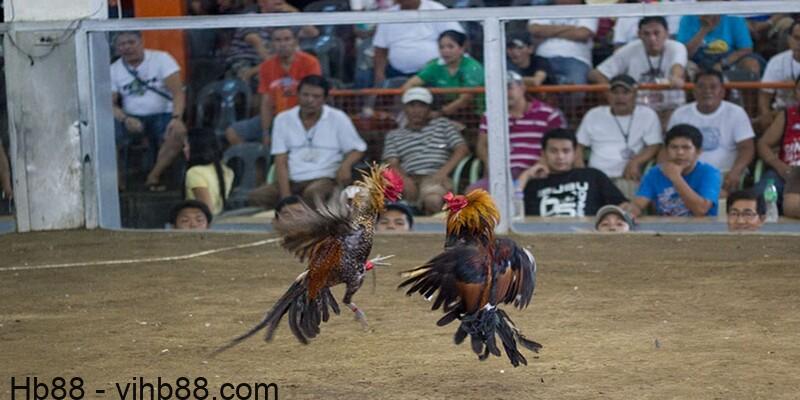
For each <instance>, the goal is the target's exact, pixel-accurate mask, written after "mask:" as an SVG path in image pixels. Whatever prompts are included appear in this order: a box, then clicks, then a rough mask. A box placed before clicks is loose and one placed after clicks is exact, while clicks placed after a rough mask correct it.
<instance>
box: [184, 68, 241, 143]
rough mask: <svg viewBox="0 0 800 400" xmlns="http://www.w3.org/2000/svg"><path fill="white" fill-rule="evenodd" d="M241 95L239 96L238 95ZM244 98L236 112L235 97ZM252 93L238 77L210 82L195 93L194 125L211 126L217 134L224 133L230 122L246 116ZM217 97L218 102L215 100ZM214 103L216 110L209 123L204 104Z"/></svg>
mask: <svg viewBox="0 0 800 400" xmlns="http://www.w3.org/2000/svg"><path fill="white" fill-rule="evenodd" d="M240 96H241V97H240ZM242 97H243V98H244V107H242V110H241V112H239V113H237V109H236V104H237V103H236V102H237V99H240V98H242ZM251 98H252V94H251V93H250V87H249V86H248V85H247V83H245V82H244V81H242V80H240V79H223V80H220V81H216V82H211V83H209V84H207V85H206V86H205V87H203V89H202V90H200V93H199V94H198V95H197V106H196V107H197V112H196V114H195V126H209V125H210V126H211V127H212V128H213V129H214V132H215V133H216V134H217V136H222V135H224V134H225V129H226V128H227V127H229V126H230V125H231V124H232V123H234V122H236V121H238V120H240V119H244V118H246V117H247V110H248V108H249V105H250V101H251ZM215 99H218V100H216V101H218V103H217V102H216V101H215ZM209 103H211V104H214V105H215V107H214V109H216V110H217V112H216V113H215V114H214V115H213V116H212V117H211V118H213V119H212V121H211V122H210V123H208V122H207V121H206V118H207V116H206V106H207V105H208V104H209Z"/></svg>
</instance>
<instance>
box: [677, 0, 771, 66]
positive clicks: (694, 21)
mask: <svg viewBox="0 0 800 400" xmlns="http://www.w3.org/2000/svg"><path fill="white" fill-rule="evenodd" d="M701 1H709V0H701ZM678 41H679V42H681V43H683V44H685V45H686V50H688V52H689V57H690V58H691V60H692V61H694V62H695V63H696V64H697V66H698V67H699V68H700V69H712V68H713V69H715V70H717V71H723V70H727V69H729V68H736V69H741V70H745V71H749V72H751V73H752V74H754V75H755V76H756V77H760V76H761V61H760V60H759V56H758V54H756V53H753V40H752V39H751V38H750V30H749V29H748V28H747V22H746V21H745V20H744V18H742V17H739V16H731V15H699V16H698V15H685V16H683V18H681V25H680V28H679V29H678Z"/></svg>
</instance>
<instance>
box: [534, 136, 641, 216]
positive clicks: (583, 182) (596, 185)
mask: <svg viewBox="0 0 800 400" xmlns="http://www.w3.org/2000/svg"><path fill="white" fill-rule="evenodd" d="M576 144H577V141H576V139H575V133H574V132H573V131H571V130H569V129H563V128H556V129H553V130H551V131H549V132H547V133H546V134H545V135H544V155H543V157H544V161H545V163H546V165H547V170H548V171H549V173H548V175H547V176H545V177H537V178H534V179H531V180H529V181H526V180H520V183H519V184H520V186H521V187H522V188H524V191H525V214H526V215H538V216H542V217H585V216H591V215H595V214H596V213H597V211H598V210H599V209H600V208H601V207H603V206H605V205H608V204H614V205H625V206H627V202H628V199H626V198H625V196H624V195H623V194H622V192H620V191H619V189H617V187H616V186H614V184H613V183H612V182H611V180H610V179H608V177H607V176H606V175H605V174H604V173H602V172H601V171H599V170H596V169H594V168H575V166H574V165H575V146H576ZM533 168H536V167H535V166H534V167H533ZM532 175H533V176H537V175H538V174H532Z"/></svg>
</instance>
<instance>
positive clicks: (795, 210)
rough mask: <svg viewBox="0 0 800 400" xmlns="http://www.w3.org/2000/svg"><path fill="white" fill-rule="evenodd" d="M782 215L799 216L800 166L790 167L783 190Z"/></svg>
mask: <svg viewBox="0 0 800 400" xmlns="http://www.w3.org/2000/svg"><path fill="white" fill-rule="evenodd" d="M783 215H784V216H786V217H790V218H800V167H794V168H792V172H791V173H789V177H788V178H787V179H786V187H785V188H784V191H783Z"/></svg>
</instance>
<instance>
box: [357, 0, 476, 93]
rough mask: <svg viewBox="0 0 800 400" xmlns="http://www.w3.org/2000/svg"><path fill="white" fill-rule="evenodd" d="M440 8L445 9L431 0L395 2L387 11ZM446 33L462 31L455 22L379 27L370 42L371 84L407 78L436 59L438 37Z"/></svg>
mask: <svg viewBox="0 0 800 400" xmlns="http://www.w3.org/2000/svg"><path fill="white" fill-rule="evenodd" d="M444 9H447V7H445V6H443V5H441V4H439V3H437V2H435V1H433V0H397V5H396V6H394V7H392V8H390V9H389V10H390V11H397V10H444ZM447 30H454V31H458V32H464V29H463V28H462V27H461V25H459V24H458V22H424V23H420V22H417V23H404V24H379V25H378V27H377V28H376V30H375V36H374V37H373V39H372V43H373V45H374V46H375V59H374V68H375V76H374V78H375V85H376V86H381V85H382V84H383V81H384V80H385V79H386V78H394V77H401V76H403V77H409V76H412V75H414V74H416V73H417V72H419V70H421V69H422V67H424V66H425V64H426V63H427V62H429V61H430V60H432V59H435V58H436V57H438V56H439V52H438V39H439V35H441V33H442V32H444V31H447Z"/></svg>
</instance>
